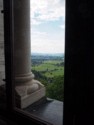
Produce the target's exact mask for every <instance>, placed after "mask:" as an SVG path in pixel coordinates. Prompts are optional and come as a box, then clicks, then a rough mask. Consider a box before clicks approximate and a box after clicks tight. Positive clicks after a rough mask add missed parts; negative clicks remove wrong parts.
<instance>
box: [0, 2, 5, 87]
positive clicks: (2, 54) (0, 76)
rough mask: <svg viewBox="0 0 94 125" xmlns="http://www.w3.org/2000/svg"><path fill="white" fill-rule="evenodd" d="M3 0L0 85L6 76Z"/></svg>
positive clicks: (0, 38) (0, 23) (0, 30)
mask: <svg viewBox="0 0 94 125" xmlns="http://www.w3.org/2000/svg"><path fill="white" fill-rule="evenodd" d="M1 10H3V0H0V85H1V84H3V81H2V79H4V78H5V61H4V29H3V14H2V13H1Z"/></svg>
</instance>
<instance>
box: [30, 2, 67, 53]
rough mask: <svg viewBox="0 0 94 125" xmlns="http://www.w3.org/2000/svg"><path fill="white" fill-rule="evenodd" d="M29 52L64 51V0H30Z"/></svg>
mask: <svg viewBox="0 0 94 125" xmlns="http://www.w3.org/2000/svg"><path fill="white" fill-rule="evenodd" d="M30 9H31V11H30V13H31V14H30V16H31V17H30V19H31V52H35V53H64V46H65V38H64V37H65V0H30Z"/></svg>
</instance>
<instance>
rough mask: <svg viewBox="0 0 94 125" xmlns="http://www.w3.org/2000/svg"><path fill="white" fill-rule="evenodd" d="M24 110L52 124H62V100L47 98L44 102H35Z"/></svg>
mask: <svg viewBox="0 0 94 125" xmlns="http://www.w3.org/2000/svg"><path fill="white" fill-rule="evenodd" d="M24 111H26V112H28V113H30V114H32V115H34V116H35V117H37V118H39V119H40V120H43V121H46V122H47V123H50V124H52V125H63V102H61V101H58V100H54V99H50V98H47V99H46V101H44V102H41V103H40V102H39V103H38V102H36V104H35V105H30V106H28V107H27V108H25V109H24Z"/></svg>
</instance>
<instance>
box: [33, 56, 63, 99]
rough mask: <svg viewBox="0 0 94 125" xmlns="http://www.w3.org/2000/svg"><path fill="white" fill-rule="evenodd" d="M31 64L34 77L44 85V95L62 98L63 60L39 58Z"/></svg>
mask: <svg viewBox="0 0 94 125" xmlns="http://www.w3.org/2000/svg"><path fill="white" fill-rule="evenodd" d="M33 64H34V65H32V71H33V73H34V74H35V78H37V80H39V81H40V82H41V83H42V84H44V86H45V87H46V96H47V97H49V98H52V99H57V100H60V101H63V100H64V62H63V61H62V59H60V60H59V59H56V60H55V59H51V58H50V60H45V61H43V59H42V60H41V59H40V60H39V59H37V60H36V61H35V63H33Z"/></svg>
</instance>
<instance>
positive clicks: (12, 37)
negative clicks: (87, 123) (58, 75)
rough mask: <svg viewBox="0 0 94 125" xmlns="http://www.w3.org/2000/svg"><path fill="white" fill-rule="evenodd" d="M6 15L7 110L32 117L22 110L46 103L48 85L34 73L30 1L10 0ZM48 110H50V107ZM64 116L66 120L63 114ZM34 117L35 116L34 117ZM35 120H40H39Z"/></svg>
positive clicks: (5, 7) (48, 122) (6, 4)
mask: <svg viewBox="0 0 94 125" xmlns="http://www.w3.org/2000/svg"><path fill="white" fill-rule="evenodd" d="M3 14H4V44H5V45H4V46H5V74H6V79H5V83H7V84H6V90H4V91H5V92H6V93H7V95H6V103H7V106H6V108H7V109H8V110H10V109H12V110H14V111H16V112H19V113H23V114H24V113H26V114H28V113H29V112H24V111H25V110H20V109H25V108H27V107H28V106H30V105H31V104H33V103H35V102H38V103H39V104H42V102H43V103H44V102H45V101H47V98H46V96H45V93H46V89H45V86H44V85H43V84H42V83H40V82H39V81H38V80H35V79H34V74H33V73H32V72H31V58H30V57H31V56H30V1H29V0H16V1H15V0H14V1H13V0H10V1H9V3H7V2H6V1H4V13H3ZM7 21H9V25H7V24H8V22H7ZM21 55H23V56H21ZM14 91H15V92H14ZM8 95H10V97H9V96H8ZM52 101H53V100H48V102H52ZM38 103H36V105H38ZM56 103H58V101H57V102H55V104H54V103H53V104H52V105H53V106H56ZM51 107H52V106H51ZM60 107H61V108H60V109H62V103H60ZM53 108H55V107H53ZM48 110H50V107H49V109H48ZM33 111H34V110H33ZM47 113H48V112H47ZM45 115H46V114H45ZM45 115H44V117H45ZM60 115H61V117H62V113H61V114H60ZM29 116H30V114H29ZM56 116H57V115H56ZM56 116H55V117H56ZM30 117H33V116H32V115H31V116H30ZM37 117H38V116H37ZM58 117H59V116H58ZM61 117H60V118H61ZM35 119H36V120H38V118H36V117H35ZM39 119H40V120H41V122H42V123H44V124H52V123H53V122H54V121H53V120H52V123H50V122H51V121H49V119H48V121H47V119H46V120H45V119H41V118H39ZM52 119H53V117H52ZM40 120H38V121H40ZM60 124H62V119H60Z"/></svg>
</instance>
